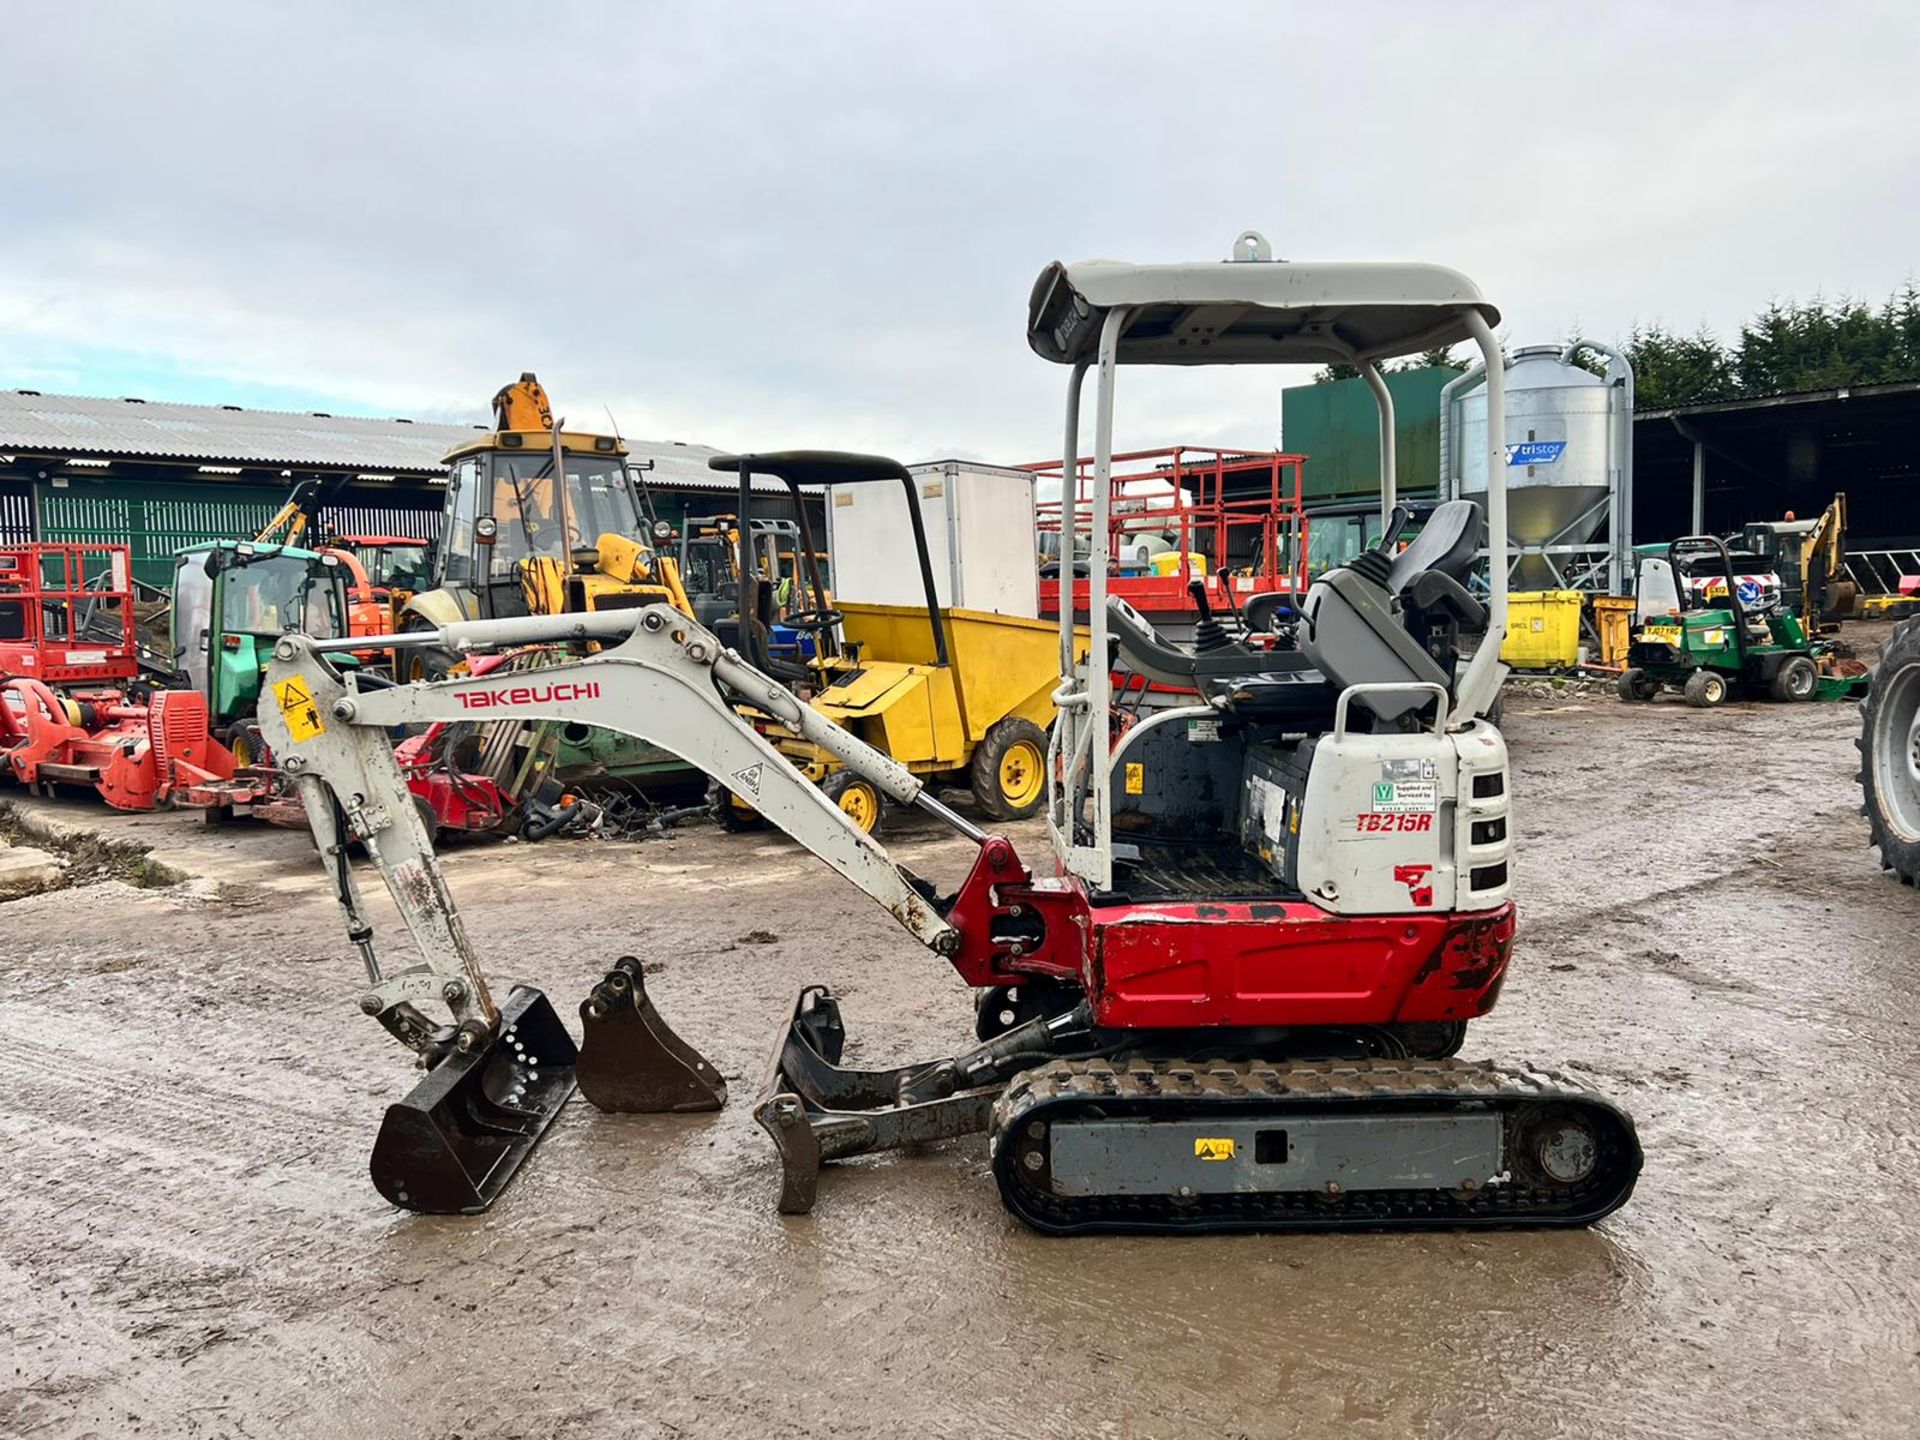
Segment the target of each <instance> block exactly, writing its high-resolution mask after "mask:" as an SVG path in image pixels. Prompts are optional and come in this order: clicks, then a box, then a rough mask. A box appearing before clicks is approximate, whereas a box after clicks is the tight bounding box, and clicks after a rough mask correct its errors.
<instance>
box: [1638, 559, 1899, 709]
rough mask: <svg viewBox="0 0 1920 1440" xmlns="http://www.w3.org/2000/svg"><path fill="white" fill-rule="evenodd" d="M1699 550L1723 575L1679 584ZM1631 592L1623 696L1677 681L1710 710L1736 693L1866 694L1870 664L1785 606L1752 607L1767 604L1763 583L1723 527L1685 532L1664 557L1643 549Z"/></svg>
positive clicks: (1695, 564)
mask: <svg viewBox="0 0 1920 1440" xmlns="http://www.w3.org/2000/svg"><path fill="white" fill-rule="evenodd" d="M1716 551H1717V552H1718V554H1717V557H1716V556H1715V554H1714V552H1716ZM1702 552H1706V560H1707V562H1708V564H1707V566H1706V567H1705V568H1707V569H1709V571H1710V572H1711V570H1712V561H1713V560H1714V559H1715V558H1717V559H1718V561H1719V568H1718V570H1717V572H1713V573H1717V574H1718V575H1719V576H1724V577H1725V579H1724V583H1720V582H1710V583H1709V584H1708V585H1706V586H1705V587H1704V588H1699V587H1694V586H1688V587H1685V588H1682V587H1681V585H1680V584H1679V582H1678V579H1677V577H1678V576H1681V575H1683V574H1690V573H1691V574H1697V573H1699V572H1700V570H1701V569H1702V568H1703V567H1702V566H1701V564H1700V559H1701V554H1702ZM1689 562H1692V563H1691V564H1689ZM1634 592H1635V595H1636V596H1637V597H1638V601H1639V604H1638V606H1637V608H1636V612H1635V622H1636V626H1637V628H1636V629H1635V631H1634V635H1633V640H1632V643H1631V644H1630V645H1629V646H1628V648H1627V668H1626V669H1625V670H1624V671H1623V672H1622V673H1621V675H1620V679H1619V690H1620V698H1621V699H1623V700H1637V701H1647V700H1652V699H1653V698H1654V697H1655V696H1656V695H1658V694H1659V693H1660V692H1661V691H1662V690H1669V689H1671V690H1678V691H1680V693H1681V694H1683V695H1685V696H1686V697H1687V703H1688V704H1689V705H1693V706H1697V707H1699V708H1701V709H1708V708H1711V707H1713V706H1715V705H1720V704H1724V703H1725V702H1726V701H1727V700H1728V699H1730V698H1732V697H1734V696H1735V695H1737V694H1746V695H1761V694H1764V695H1766V696H1767V697H1768V698H1769V699H1773V700H1782V701H1790V700H1845V699H1857V698H1859V696H1861V695H1862V694H1864V693H1865V690H1866V674H1865V667H1864V666H1856V665H1854V664H1853V663H1852V662H1849V661H1846V660H1844V659H1842V658H1841V657H1840V655H1839V654H1838V653H1837V652H1836V651H1835V649H1834V647H1833V646H1832V645H1831V644H1830V643H1828V642H1826V641H1823V640H1819V639H1816V638H1815V637H1813V636H1812V635H1810V634H1809V633H1808V631H1807V626H1806V624H1805V622H1804V621H1803V620H1802V619H1801V617H1800V616H1798V615H1796V614H1794V613H1793V612H1792V611H1790V610H1788V609H1786V608H1785V607H1784V606H1780V605H1775V606H1772V607H1769V608H1766V609H1758V608H1749V607H1751V606H1757V605H1759V604H1761V603H1763V602H1762V596H1761V592H1760V590H1759V587H1758V586H1756V585H1750V584H1749V580H1748V578H1747V577H1743V576H1741V575H1738V574H1736V573H1735V570H1734V564H1733V557H1732V555H1731V554H1730V553H1729V552H1728V550H1727V546H1726V542H1725V541H1724V540H1721V539H1720V538H1719V537H1718V536H1713V535H1684V536H1682V537H1681V538H1679V539H1678V540H1675V541H1674V542H1673V543H1672V544H1671V545H1669V546H1668V547H1667V553H1666V555H1665V556H1664V557H1662V556H1658V555H1650V556H1646V557H1644V558H1642V560H1641V562H1640V571H1639V574H1638V576H1637V577H1636V580H1635V585H1634Z"/></svg>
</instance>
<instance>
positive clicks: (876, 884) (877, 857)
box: [261, 605, 978, 1053]
mask: <svg viewBox="0 0 1920 1440" xmlns="http://www.w3.org/2000/svg"><path fill="white" fill-rule="evenodd" d="M395 638H396V639H397V640H399V641H401V642H402V643H405V642H407V641H411V640H412V639H415V638H418V639H421V640H424V641H425V642H426V643H429V644H434V645H438V646H440V647H442V648H443V649H445V650H446V651H448V652H449V653H454V654H461V653H465V652H467V651H470V650H474V649H487V648H495V647H503V646H511V645H525V644H534V643H541V642H548V643H554V642H561V641H568V640H583V639H598V640H600V641H603V642H604V641H608V640H618V641H619V642H620V643H619V644H617V645H614V646H612V647H611V648H609V649H606V650H603V651H601V652H599V653H598V654H594V655H589V656H585V657H583V658H581V659H578V660H573V661H569V662H566V663H563V664H559V665H551V666H544V667H542V668H541V669H540V670H539V671H538V672H537V673H531V672H524V671H516V672H514V673H512V674H505V675H502V674H493V675H488V676H481V677H462V678H459V679H452V680H445V681H440V682H437V683H431V684H418V685H402V686H393V687H389V688H382V689H367V690H362V689H360V688H359V685H358V683H357V680H355V679H350V678H347V677H346V676H343V675H342V674H341V673H340V672H339V671H337V670H335V669H334V667H333V666H332V665H331V664H329V663H328V661H327V658H326V652H328V651H336V650H341V649H344V648H347V646H346V642H333V641H316V640H313V639H311V638H309V637H307V636H304V635H287V636H284V637H282V639H281V640H280V641H279V642H278V644H277V645H276V646H275V649H274V657H273V661H272V664H271V665H270V666H269V668H268V672H267V681H268V687H269V694H270V696H271V697H272V703H271V704H268V705H263V706H262V707H261V723H262V727H263V730H264V732H265V735H266V739H267V742H268V744H269V745H270V746H271V747H272V750H273V753H274V754H275V756H277V757H278V758H279V761H280V763H281V765H282V766H283V767H284V768H285V770H286V771H287V773H288V774H289V775H291V776H292V777H293V778H294V779H295V781H296V782H297V783H298V784H299V786H300V790H301V796H302V799H303V800H305V802H306V807H307V813H308V815H309V817H310V818H311V822H312V824H313V827H314V834H315V838H316V840H317V841H318V843H319V845H320V850H321V854H322V855H323V856H324V857H326V858H327V861H328V864H329V866H330V868H332V869H333V870H334V872H335V876H336V891H337V894H338V898H339V899H340V902H341V905H342V907H343V908H344V909H345V911H346V914H347V919H348V927H349V934H350V937H351V938H352V939H353V940H354V943H355V944H356V945H358V946H359V947H360V949H361V952H362V954H363V956H364V958H365V959H366V961H367V966H368V972H369V977H370V979H371V980H372V986H373V988H372V989H371V991H370V992H369V993H368V995H367V996H366V997H365V999H364V1000H363V1002H362V1003H363V1008H365V1009H366V1010H367V1011H368V1013H369V1014H375V1015H378V1016H379V1017H380V1018H381V1021H382V1023H383V1024H386V1025H387V1028H388V1029H389V1030H392V1031H393V1032H394V1033H395V1034H396V1035H398V1036H400V1038H401V1039H402V1040H404V1041H406V1042H407V1043H409V1044H411V1045H413V1046H414V1048H415V1049H420V1050H423V1052H427V1053H432V1051H433V1050H434V1049H435V1048H437V1047H443V1046H444V1045H446V1044H447V1043H449V1042H450V1041H452V1042H455V1043H457V1037H454V1036H449V1035H448V1034H446V1033H444V1032H441V1033H439V1034H438V1035H437V1036H436V1035H435V1034H433V1033H431V1032H430V1031H428V1030H425V1029H423V1028H422V1026H423V1023H424V1022H418V1017H417V1013H415V1012H411V1010H410V1009H408V1010H398V1009H397V1007H400V1006H409V1007H410V1005H411V1002H412V1001H414V1000H417V999H421V998H428V997H431V996H439V997H440V998H441V999H443V1000H445V1001H446V1003H447V1004H448V1005H449V1007H450V1008H451V1009H452V1010H453V1013H454V1018H455V1021H456V1024H457V1025H458V1026H461V1027H470V1026H481V1027H485V1026H487V1025H490V1024H491V1023H492V1021H493V1018H494V1011H493V1006H492V1001H491V1000H490V998H489V996H488V993H487V989H486V984H485V981H484V978H483V976H482V974H481V970H480V967H479V965H478V963H477V961H476V960H475V958H474V955H473V951H472V947H471V946H470V945H469V943H468V941H467V938H466V934H465V932H464V931H463V929H462V928H461V925H460V921H459V917H458V913H457V911H456V910H455V908H454V904H453V899H452V896H451V895H450V894H449V893H448V890H447V886H446V882H445V880H444V878H443V877H442V874H441V871H440V867H439V863H438V861H437V860H436V859H435V857H434V854H433V849H432V846H431V844H430V843H429V841H428V838H427V834H426V828H425V826H424V825H423V824H422V822H421V820H420V818H419V816H418V814H417V813H416V811H415V809H414V806H413V804H412V800H411V797H410V795H409V793H408V790H407V784H406V779H405V777H404V776H403V775H402V773H401V771H400V767H399V764H398V762H397V761H396V760H395V759H394V756H393V752H392V748H391V742H390V740H389V738H388V731H389V729H390V728H391V727H394V726H399V725H407V724H417V723H421V722H434V721H445V722H456V721H461V720H475V719H487V720H527V721H559V722H561V723H577V724H582V725H592V726H597V727H600V728H604V729H609V730H618V731H621V732H623V733H626V734H629V735H634V736H637V737H639V738H640V739H642V740H646V741H649V742H650V743H652V744H655V745H659V746H661V747H663V748H665V749H668V750H671V751H673V752H674V753H675V754H676V755H679V756H681V757H682V758H683V759H685V760H687V761H688V762H690V763H691V764H694V765H697V766H699V768H700V769H702V770H703V771H705V772H706V773H707V774H708V775H710V776H711V777H713V778H714V779H715V780H717V781H718V782H719V783H720V784H721V785H723V786H725V787H726V788H727V789H728V790H730V791H732V792H733V793H734V794H735V795H737V796H739V797H740V799H742V800H743V801H745V802H747V803H748V804H750V805H752V806H753V807H754V808H755V809H757V810H758V811H759V812H760V813H761V814H762V815H764V816H765V817H766V818H767V819H768V820H769V821H771V822H772V823H773V824H774V825H776V826H778V827H779V828H780V829H781V830H783V831H785V832H786V833H787V834H788V835H790V836H792V837H793V838H794V839H795V840H797V841H799V842H800V843H801V844H802V845H804V846H806V847H807V849H809V850H811V851H812V852H813V853H814V854H815V855H817V856H819V857H820V859H822V860H824V861H825V862H826V863H827V864H829V865H831V866H832V867H833V868H834V869H835V870H837V871H838V872H839V873H840V874H842V875H844V876H845V877H846V878H847V879H849V880H851V881H852V882H853V883H854V884H855V885H858V886H859V887H860V888H861V889H862V890H863V891H865V892H866V893H867V894H868V895H870V896H871V897H872V898H873V899H874V900H876V901H878V902H879V903H880V904H881V905H883V906H885V907H886V909H887V910H888V912H889V913H891V914H892V915H893V916H894V918H895V919H896V920H898V921H899V922H900V923H901V924H902V925H903V926H904V927H905V928H906V929H907V930H908V931H910V932H911V933H912V934H913V935H914V936H915V937H916V938H918V939H919V940H921V941H922V942H923V943H925V944H926V945H927V946H928V947H929V948H931V949H933V950H934V951H936V952H937V953H939V954H942V955H949V956H950V955H953V954H955V953H957V952H958V950H959V948H960V934H959V932H958V931H957V930H955V929H954V927H953V926H951V925H950V924H948V923H947V921H946V920H945V919H944V918H942V917H941V915H940V914H939V913H938V912H937V911H936V910H935V909H934V908H933V906H932V904H931V903H929V900H928V898H927V895H926V893H924V890H923V887H922V886H920V885H919V884H918V883H917V882H916V881H915V880H914V879H913V877H912V876H910V875H909V874H908V873H907V872H906V871H904V870H902V869H901V868H900V867H898V866H897V865H895V864H894V863H893V862H892V861H891V860H890V859H889V858H888V856H887V853H886V851H884V850H883V849H881V848H880V846H879V845H877V844H876V843H875V842H874V841H873V840H871V839H869V838H868V837H867V836H865V835H863V834H861V833H860V831H859V830H858V829H856V828H855V827H854V825H853V824H852V822H851V821H849V820H848V819H847V817H846V816H845V815H844V814H842V813H841V811H840V809H839V807H838V806H836V805H835V804H833V802H832V801H830V800H829V799H827V797H826V796H825V795H823V794H822V793H821V792H820V790H819V789H818V788H817V787H816V786H814V785H813V784H812V783H810V782H809V781H808V780H807V779H806V778H805V777H804V776H803V775H801V773H800V772H799V771H798V770H796V769H795V768H794V767H793V766H792V765H791V764H790V763H789V762H788V761H787V760H786V759H785V758H784V757H783V756H782V755H781V754H780V753H779V751H777V750H776V749H775V748H774V747H773V746H772V745H770V744H769V743H768V742H767V741H766V740H765V739H764V738H762V736H761V735H760V734H759V733H758V732H757V731H755V730H754V728H753V727H752V726H751V725H749V724H747V723H746V722H745V721H744V720H742V719H741V718H740V717H739V715H738V714H736V713H735V711H734V709H733V703H732V701H731V700H730V699H729V698H728V696H727V695H726V694H725V693H723V689H722V687H725V690H727V691H731V692H733V693H734V694H735V695H737V696H739V697H740V698H742V699H745V700H747V701H748V702H750V703H752V704H754V705H756V706H758V707H760V708H763V709H764V710H766V711H767V712H768V713H769V714H772V715H773V716H774V717H775V718H776V719H778V720H779V721H780V722H781V723H782V724H784V725H786V726H787V727H788V728H789V729H791V730H793V731H794V732H795V733H798V734H801V735H804V736H805V737H806V738H807V739H809V740H811V741H813V742H814V743H815V744H818V745H820V746H822V747H823V748H825V749H828V750H830V751H831V752H832V753H833V754H834V755H835V756H837V757H838V758H839V759H840V760H841V761H842V762H843V763H844V764H846V765H847V766H848V768H850V769H852V770H854V771H856V772H857V773H859V774H861V775H863V776H865V777H866V778H867V779H869V780H871V781H872V782H873V783H874V784H875V785H876V786H878V787H879V788H880V789H881V790H882V791H884V792H885V793H886V794H887V795H889V796H891V797H892V798H893V799H894V800H896V801H898V802H900V803H902V804H919V805H921V806H922V807H923V808H926V809H929V810H932V811H934V812H935V813H940V814H942V815H943V818H946V819H948V820H949V822H950V823H956V824H958V825H959V826H961V827H963V828H964V829H966V830H967V831H969V832H971V833H973V834H975V835H977V834H978V832H977V831H974V830H973V827H971V826H969V825H967V824H966V822H964V821H961V820H960V819H959V817H957V816H954V815H953V814H952V813H951V812H950V811H947V810H946V807H945V806H942V805H940V804H939V803H938V802H937V801H935V800H934V799H933V797H932V796H930V795H927V794H925V793H924V791H923V789H922V787H921V785H920V782H919V781H918V780H916V779H915V778H914V777H913V775H912V774H911V772H909V771H908V770H907V769H906V768H905V767H904V766H901V765H899V764H897V763H896V762H895V761H893V760H891V759H889V758H888V757H887V756H885V755H883V754H881V753H880V752H879V751H877V750H874V749H873V748H872V747H871V746H868V745H866V744H864V743H863V742H861V741H860V740H858V739H856V738H855V737H854V736H852V735H851V734H849V733H848V732H847V731H845V730H842V729H840V728H839V727H837V726H835V725H833V724H831V723H830V722H829V721H827V720H825V719H823V718H822V717H820V716H819V715H818V714H817V713H815V712H814V711H813V710H812V709H811V708H809V707H808V706H806V705H803V704H801V703H800V702H799V701H798V700H796V699H795V698H794V697H793V695H792V694H791V692H789V691H788V690H786V689H785V688H784V687H783V686H781V685H779V684H778V683H777V682H776V681H774V680H772V679H770V678H769V677H767V676H765V675H763V674H761V673H760V672H759V671H757V670H755V669H753V668H752V667H751V666H749V665H747V664H746V663H745V662H744V661H742V660H740V659H739V657H738V656H736V655H733V654H732V653H731V652H729V651H726V650H724V649H723V648H722V647H721V645H720V643H719V641H718V640H716V639H715V638H714V636H713V635H712V634H711V633H710V632H708V631H707V630H705V629H704V628H702V627H701V626H699V625H697V624H695V623H694V622H692V621H691V620H689V619H688V618H687V617H686V616H685V615H682V614H680V613H679V612H677V611H676V610H674V609H673V608H671V607H670V606H666V605H650V606H647V607H644V608H643V609H639V610H625V611H612V612H606V611H600V612H590V613H588V614H584V615H565V616H531V617H527V618H525V619H517V620H492V621H486V620H482V621H473V622H466V623H461V624H455V625H449V626H446V627H444V628H443V629H441V630H440V631H438V632H434V633H431V634H423V635H421V636H419V637H412V636H404V637H395ZM336 806H337V807H338V808H337V811H336ZM336 814H338V815H339V816H341V817H343V818H344V821H345V826H344V829H345V833H344V834H343V833H341V827H340V826H339V825H338V824H337V823H336V820H335V816H336ZM349 837H350V838H352V839H357V840H360V841H362V842H363V843H364V844H365V845H366V848H367V853H368V855H369V856H370V858H371V859H372V861H373V863H374V865H375V867H376V868H377V869H378V870H379V871H380V873H381V876H382V878H383V879H384V880H385V881H386V885H387V889H388V891H389V892H390V893H391V894H392V896H393V900H394V903H395V905H396V906H397V907H398V908H399V911H400V914H401V916H402V917H403V918H404V920H405V921H406V924H407V927H408V929H409V930H410V931H411V932H412V935H413V939H414V942H415V945H416V947H417V948H418V950H419V954H420V962H419V963H418V964H416V965H414V966H411V967H409V968H407V969H404V970H399V971H396V972H394V973H392V974H390V975H389V974H387V973H386V972H385V971H383V970H382V969H381V967H380V964H379V960H378V958H377V956H376V955H375V953H374V950H373V942H372V934H371V930H370V928H369V927H368V926H367V925H366V923H365V921H364V919H363V917H362V912H361V909H360V904H359V899H358V896H357V895H356V893H355V891H354V887H353V881H352V877H351V873H350V872H349V870H348V868H347V865H346V861H345V855H344V845H345V843H346V841H347V839H348V838H349Z"/></svg>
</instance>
